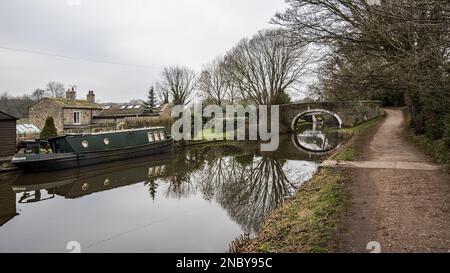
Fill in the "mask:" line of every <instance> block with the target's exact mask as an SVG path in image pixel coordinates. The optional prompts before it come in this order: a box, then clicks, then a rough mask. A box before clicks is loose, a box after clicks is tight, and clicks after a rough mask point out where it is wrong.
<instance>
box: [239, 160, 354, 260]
mask: <svg viewBox="0 0 450 273" xmlns="http://www.w3.org/2000/svg"><path fill="white" fill-rule="evenodd" d="M346 180H347V176H346V174H345V173H344V171H343V170H339V171H336V170H331V169H322V170H321V171H320V172H319V173H318V174H316V175H315V176H314V178H312V179H311V180H310V181H309V182H308V183H307V184H305V185H304V186H303V187H302V188H301V189H300V191H299V193H298V194H297V195H296V197H295V198H293V199H292V200H291V201H289V202H287V203H286V204H285V205H284V206H283V207H281V208H280V209H278V210H276V211H275V212H274V213H273V214H272V215H271V216H270V217H269V219H268V220H267V221H266V223H265V225H264V227H263V228H262V229H261V231H260V232H259V233H258V236H257V237H256V238H255V239H241V240H239V241H235V242H234V243H232V249H231V250H232V251H233V252H276V253H285V252H329V251H332V250H334V249H335V248H336V243H337V242H336V241H335V240H334V239H335V234H336V233H338V232H339V229H340V227H341V225H340V221H341V215H342V213H343V211H344V209H345V206H346V204H347V200H348V196H347V194H346V192H345V191H344V187H343V183H344V182H345V181H346Z"/></svg>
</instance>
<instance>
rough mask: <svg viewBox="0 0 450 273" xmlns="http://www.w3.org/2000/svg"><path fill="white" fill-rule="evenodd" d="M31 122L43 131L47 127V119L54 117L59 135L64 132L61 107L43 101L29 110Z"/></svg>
mask: <svg viewBox="0 0 450 273" xmlns="http://www.w3.org/2000/svg"><path fill="white" fill-rule="evenodd" d="M28 112H29V122H30V123H31V124H34V125H36V127H38V128H39V129H40V130H41V131H42V129H43V128H44V126H45V120H46V119H47V117H53V120H54V122H55V127H56V129H57V130H58V134H61V133H62V132H64V123H63V109H62V107H61V106H59V105H57V104H55V103H53V102H51V101H48V100H42V101H40V102H38V103H37V104H35V105H33V106H31V107H30V108H29V111H28Z"/></svg>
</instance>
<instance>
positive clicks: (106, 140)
mask: <svg viewBox="0 0 450 273" xmlns="http://www.w3.org/2000/svg"><path fill="white" fill-rule="evenodd" d="M103 142H104V143H105V145H109V138H107V137H105V139H103Z"/></svg>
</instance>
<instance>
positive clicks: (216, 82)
mask: <svg viewBox="0 0 450 273" xmlns="http://www.w3.org/2000/svg"><path fill="white" fill-rule="evenodd" d="M230 89H231V88H230V84H229V82H228V81H227V79H226V72H225V69H224V65H223V62H222V60H221V59H219V58H218V59H215V60H214V61H212V62H211V63H209V64H208V65H205V66H204V68H203V70H202V72H201V74H200V78H199V82H198V90H199V91H200V95H201V96H202V97H203V99H204V101H207V102H208V103H210V104H216V105H222V104H223V103H224V102H225V100H227V98H228V96H229V95H233V93H231V92H232V90H230Z"/></svg>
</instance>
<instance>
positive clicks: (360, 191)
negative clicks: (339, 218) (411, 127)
mask: <svg viewBox="0 0 450 273" xmlns="http://www.w3.org/2000/svg"><path fill="white" fill-rule="evenodd" d="M386 112H387V118H386V120H385V122H384V123H383V124H382V125H381V127H380V128H379V129H378V131H377V132H376V134H375V135H374V136H373V138H372V140H371V142H370V143H368V144H367V145H366V146H365V147H364V149H365V151H364V152H365V154H366V156H365V157H364V161H366V162H371V161H372V162H384V164H389V163H390V162H392V164H395V162H404V163H407V162H414V164H410V165H415V164H417V165H418V166H420V164H422V163H423V165H424V166H425V165H426V166H430V165H433V163H432V162H431V161H430V159H429V158H428V157H426V156H425V155H423V154H422V153H420V152H419V151H418V150H417V149H416V148H415V147H414V146H412V145H410V144H408V143H407V142H406V141H405V139H404V117H403V114H402V112H401V110H396V109H388V110H386ZM351 172H352V177H353V181H352V182H351V183H349V184H348V185H347V187H348V190H349V191H350V192H351V194H352V199H351V206H350V209H349V211H348V213H347V215H346V216H345V232H344V234H343V237H342V242H341V251H342V252H369V250H367V244H368V243H369V242H371V241H376V242H379V243H380V245H381V252H449V251H450V176H449V175H448V173H446V172H445V171H444V170H423V169H422V168H418V170H414V169H408V170H399V169H376V168H375V169H374V168H369V169H365V168H358V169H351Z"/></svg>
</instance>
